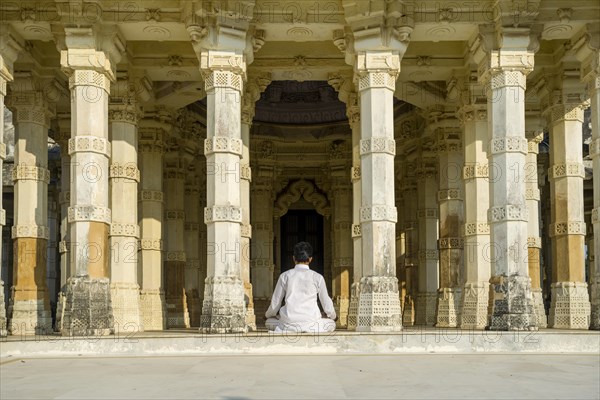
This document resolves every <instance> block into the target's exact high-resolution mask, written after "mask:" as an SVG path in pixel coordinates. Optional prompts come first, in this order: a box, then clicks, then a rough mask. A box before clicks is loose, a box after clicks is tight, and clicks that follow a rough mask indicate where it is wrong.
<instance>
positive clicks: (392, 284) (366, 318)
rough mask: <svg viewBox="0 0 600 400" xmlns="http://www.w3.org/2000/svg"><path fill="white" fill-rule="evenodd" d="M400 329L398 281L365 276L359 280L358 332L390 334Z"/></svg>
mask: <svg viewBox="0 0 600 400" xmlns="http://www.w3.org/2000/svg"><path fill="white" fill-rule="evenodd" d="M401 329H402V311H401V309H400V297H399V294H398V279H397V278H396V277H387V276H366V277H363V278H362V279H361V280H360V294H359V300H358V317H357V324H356V331H358V332H391V331H399V330H401Z"/></svg>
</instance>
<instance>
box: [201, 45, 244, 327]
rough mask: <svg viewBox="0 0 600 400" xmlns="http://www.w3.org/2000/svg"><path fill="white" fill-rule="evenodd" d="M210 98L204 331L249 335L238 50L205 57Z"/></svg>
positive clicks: (206, 146) (241, 77)
mask: <svg viewBox="0 0 600 400" xmlns="http://www.w3.org/2000/svg"><path fill="white" fill-rule="evenodd" d="M200 58H201V59H200V67H201V69H202V72H203V73H204V75H205V82H206V93H207V97H208V110H209V112H208V115H207V131H208V132H207V139H206V141H205V143H204V154H205V155H206V162H207V166H211V165H215V166H219V171H218V173H213V174H208V176H207V187H206V189H207V206H206V209H205V210H204V222H205V223H206V224H207V233H208V236H207V240H208V244H209V246H213V247H214V249H213V251H209V252H208V276H207V278H206V288H205V291H204V303H203V305H202V317H201V329H202V330H203V331H204V332H207V333H224V332H244V331H246V305H245V301H244V283H243V281H242V279H241V276H242V275H241V257H242V248H241V229H242V208H241V199H240V183H239V179H238V178H239V175H238V172H237V171H239V166H240V159H241V157H242V148H243V143H242V137H241V107H240V99H241V94H242V90H243V88H242V86H243V83H244V80H245V77H246V68H245V67H246V64H245V61H244V57H243V56H242V55H240V54H238V53H236V52H234V51H215V50H207V51H203V52H202V53H201V57H200Z"/></svg>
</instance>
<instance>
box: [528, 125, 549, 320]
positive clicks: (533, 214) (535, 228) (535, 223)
mask: <svg viewBox="0 0 600 400" xmlns="http://www.w3.org/2000/svg"><path fill="white" fill-rule="evenodd" d="M525 135H526V137H527V140H528V152H527V163H526V164H525V170H524V174H525V184H526V185H527V186H526V189H525V190H526V191H525V196H526V199H527V208H528V210H529V221H528V222H527V232H528V235H529V236H528V237H527V251H528V255H527V260H528V268H529V278H530V279H531V293H532V296H533V310H534V312H535V315H536V318H537V324H538V328H545V327H546V326H547V325H548V319H547V318H546V310H545V308H544V298H543V295H542V287H541V271H540V262H541V259H540V256H541V249H542V238H541V237H540V189H539V184H538V161H537V155H538V153H539V145H540V143H541V142H542V140H543V139H544V129H543V126H542V124H541V123H540V121H538V118H533V119H532V118H528V119H527V120H526V121H525Z"/></svg>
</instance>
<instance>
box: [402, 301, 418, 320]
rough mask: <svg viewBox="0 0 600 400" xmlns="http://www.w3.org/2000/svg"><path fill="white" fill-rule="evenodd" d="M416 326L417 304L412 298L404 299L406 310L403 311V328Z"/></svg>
mask: <svg viewBox="0 0 600 400" xmlns="http://www.w3.org/2000/svg"><path fill="white" fill-rule="evenodd" d="M414 324H415V304H414V301H413V298H412V296H409V295H406V297H405V298H404V309H403V310H402V326H413V325H414Z"/></svg>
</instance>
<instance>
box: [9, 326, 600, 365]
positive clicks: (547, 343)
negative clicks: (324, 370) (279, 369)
mask: <svg viewBox="0 0 600 400" xmlns="http://www.w3.org/2000/svg"><path fill="white" fill-rule="evenodd" d="M429 353H446V354H485V353H489V354H503V353H504V354H512V353H530V354H536V353H537V354H542V353H543V354H566V353H569V354H600V332H597V331H569V330H555V329H547V330H540V331H533V332H523V331H513V332H501V331H482V330H458V329H432V328H424V329H419V328H406V329H404V330H403V331H401V332H398V333H389V334H380V333H357V332H349V331H336V332H333V333H330V334H326V335H314V334H273V333H268V332H266V331H263V332H261V331H259V332H252V333H247V334H223V335H218V334H215V335H207V334H202V333H199V332H198V331H197V330H192V329H189V330H183V329H182V330H169V331H161V332H142V333H135V332H133V333H129V334H127V333H120V334H118V335H113V336H103V337H77V338H75V337H61V336H41V335H37V336H9V337H8V338H2V341H1V342H0V359H1V360H6V359H7V358H35V357H61V356H129V357H135V356H154V355H157V356H160V355H171V356H176V355H186V356H189V355H199V356H207V355H247V354H253V355H271V354H273V355H277V354H302V355H352V354H357V355H361V354H362V355H367V354H369V355H377V354H429Z"/></svg>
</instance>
